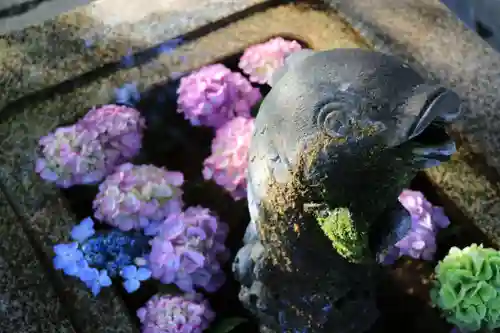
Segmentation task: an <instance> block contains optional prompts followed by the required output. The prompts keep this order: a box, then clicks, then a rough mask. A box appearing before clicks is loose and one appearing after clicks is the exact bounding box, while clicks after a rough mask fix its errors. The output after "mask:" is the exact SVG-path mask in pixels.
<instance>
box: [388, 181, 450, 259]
mask: <svg viewBox="0 0 500 333" xmlns="http://www.w3.org/2000/svg"><path fill="white" fill-rule="evenodd" d="M398 200H399V202H400V203H401V204H402V205H403V207H405V209H406V210H407V211H408V212H409V213H410V215H411V219H412V224H411V228H410V231H409V232H408V234H407V235H406V236H405V237H403V239H401V240H400V241H398V242H397V243H396V244H395V245H394V247H392V248H390V249H389V250H388V253H387V254H385V256H384V257H383V258H381V262H382V263H384V264H391V263H393V262H394V260H396V259H397V258H399V257H401V256H403V255H407V256H410V257H412V258H415V259H418V258H421V259H424V260H432V259H433V256H434V253H435V252H436V235H437V233H438V231H439V229H442V228H446V227H448V225H449V224H450V220H449V219H448V217H446V215H445V214H444V210H443V208H441V207H435V206H433V205H432V204H431V203H430V202H429V201H427V200H426V199H425V197H424V195H423V194H422V193H421V192H418V191H411V190H403V192H401V194H400V195H399V198H398Z"/></svg>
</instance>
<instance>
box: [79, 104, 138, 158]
mask: <svg viewBox="0 0 500 333" xmlns="http://www.w3.org/2000/svg"><path fill="white" fill-rule="evenodd" d="M79 124H81V125H82V126H84V127H86V128H88V129H91V130H95V131H97V132H98V133H99V140H100V141H101V143H102V144H103V146H104V147H105V148H106V149H115V150H117V151H118V152H119V153H120V155H122V156H123V159H122V161H121V163H124V162H126V161H127V160H129V159H130V158H132V157H134V156H135V155H137V154H138V153H139V150H140V149H141V144H142V134H143V130H144V128H145V121H144V118H142V117H141V114H140V113H139V111H137V110H136V109H134V108H131V107H128V106H120V105H114V104H109V105H104V106H102V107H99V108H92V109H91V110H90V111H89V112H88V113H87V114H86V115H85V116H84V117H83V118H82V119H81V120H80V121H79Z"/></svg>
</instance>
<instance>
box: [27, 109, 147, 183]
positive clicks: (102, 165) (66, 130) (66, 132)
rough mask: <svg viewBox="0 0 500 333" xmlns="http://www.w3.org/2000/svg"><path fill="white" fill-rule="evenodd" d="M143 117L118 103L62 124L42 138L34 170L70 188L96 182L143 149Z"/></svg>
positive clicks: (46, 178) (91, 111)
mask: <svg viewBox="0 0 500 333" xmlns="http://www.w3.org/2000/svg"><path fill="white" fill-rule="evenodd" d="M144 126H145V125H144V119H143V118H142V117H141V115H140V113H139V111H137V110H135V109H132V108H129V107H126V106H118V105H105V106H103V107H101V108H94V109H92V110H90V111H89V112H88V113H87V114H86V115H85V117H83V118H82V119H81V120H80V121H79V122H78V123H76V124H75V125H73V126H66V127H59V128H57V129H56V130H55V131H54V132H52V133H50V134H49V135H47V136H44V137H42V138H40V140H39V152H38V155H39V157H38V158H37V160H36V165H35V171H36V172H37V173H38V174H40V177H42V179H44V180H46V181H49V182H53V183H55V184H56V185H57V186H60V187H63V188H67V187H71V186H73V185H83V184H97V183H99V182H100V181H101V180H102V179H103V178H104V177H106V176H107V175H108V174H110V173H111V172H112V171H113V169H114V168H115V167H116V166H117V165H119V164H122V163H124V162H126V161H128V160H130V159H131V158H132V157H134V156H135V155H137V153H138V152H139V150H140V149H141V140H142V131H143V128H144Z"/></svg>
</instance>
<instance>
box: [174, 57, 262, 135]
mask: <svg viewBox="0 0 500 333" xmlns="http://www.w3.org/2000/svg"><path fill="white" fill-rule="evenodd" d="M177 93H178V95H179V97H178V100H177V104H178V110H177V111H178V112H179V113H184V117H185V118H186V119H187V120H189V121H190V122H191V124H192V125H193V126H199V125H203V126H209V127H214V128H218V127H221V126H222V125H224V124H225V123H226V122H227V121H229V120H231V119H233V118H235V117H238V116H242V117H250V110H251V108H252V106H254V105H255V104H256V103H257V102H258V101H260V100H261V98H262V96H261V94H260V92H259V90H258V89H257V88H254V87H252V85H251V84H250V82H249V81H248V80H247V79H246V78H245V77H244V76H243V75H241V74H240V73H237V72H231V70H230V69H229V68H227V67H225V66H224V65H222V64H215V65H209V66H206V67H203V68H201V69H200V70H198V71H196V72H193V73H191V74H190V75H188V76H186V77H183V78H181V81H180V86H179V89H178V90H177Z"/></svg>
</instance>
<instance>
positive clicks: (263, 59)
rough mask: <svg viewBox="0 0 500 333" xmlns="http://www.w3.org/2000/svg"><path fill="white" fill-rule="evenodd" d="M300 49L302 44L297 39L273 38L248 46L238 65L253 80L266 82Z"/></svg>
mask: <svg viewBox="0 0 500 333" xmlns="http://www.w3.org/2000/svg"><path fill="white" fill-rule="evenodd" d="M300 50H302V46H301V45H300V44H299V43H298V42H297V41H294V40H293V41H287V40H285V39H283V38H281V37H277V38H273V39H271V40H269V41H267V42H265V43H262V44H257V45H252V46H250V47H249V48H247V49H246V50H245V52H244V53H243V55H242V56H241V58H240V62H239V64H238V66H239V67H240V68H241V70H242V71H243V72H244V73H245V74H247V75H248V76H249V77H250V81H251V82H256V83H259V84H266V83H268V82H269V80H270V79H271V76H272V75H273V73H274V71H276V69H278V68H280V67H282V66H283V65H284V63H285V58H286V57H287V56H288V55H289V54H291V53H293V52H297V51H300Z"/></svg>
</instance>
